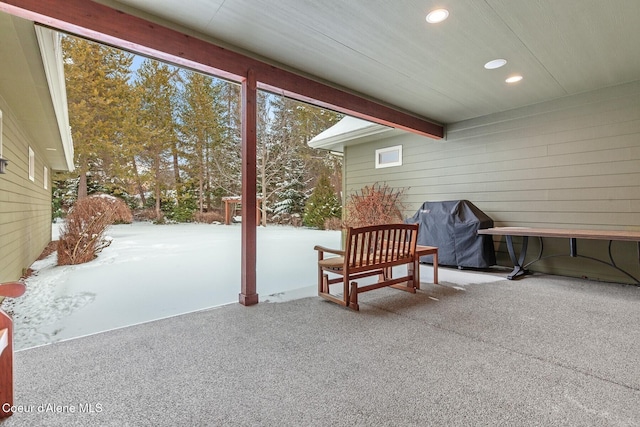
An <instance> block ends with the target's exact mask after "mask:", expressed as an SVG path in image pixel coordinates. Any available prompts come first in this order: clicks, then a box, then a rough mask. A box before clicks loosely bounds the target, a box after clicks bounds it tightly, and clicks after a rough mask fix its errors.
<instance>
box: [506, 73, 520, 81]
mask: <svg viewBox="0 0 640 427" xmlns="http://www.w3.org/2000/svg"><path fill="white" fill-rule="evenodd" d="M520 80H522V76H521V75H515V76H511V77H508V78H507V79H506V80H505V82H507V83H517V82H519V81H520Z"/></svg>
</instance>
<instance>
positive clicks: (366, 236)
mask: <svg viewBox="0 0 640 427" xmlns="http://www.w3.org/2000/svg"><path fill="white" fill-rule="evenodd" d="M417 238H418V224H383V225H372V226H368V227H358V228H353V227H349V228H348V229H347V242H346V247H345V267H346V268H347V269H349V271H351V272H358V271H365V270H371V269H372V268H388V267H393V266H394V265H401V264H408V263H411V262H413V261H414V258H415V252H416V242H417Z"/></svg>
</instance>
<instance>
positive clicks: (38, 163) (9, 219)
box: [0, 97, 51, 282]
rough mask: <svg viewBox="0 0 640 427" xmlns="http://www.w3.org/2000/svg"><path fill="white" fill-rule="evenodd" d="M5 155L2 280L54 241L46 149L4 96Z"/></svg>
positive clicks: (0, 196) (0, 178) (0, 199)
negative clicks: (31, 158) (22, 126)
mask: <svg viewBox="0 0 640 427" xmlns="http://www.w3.org/2000/svg"><path fill="white" fill-rule="evenodd" d="M0 109H2V112H3V119H2V120H3V126H2V133H3V135H2V136H3V138H2V141H3V156H4V157H5V158H6V159H8V160H9V165H8V167H7V173H6V174H4V175H0V242H1V244H0V282H5V281H9V280H16V279H18V278H19V277H20V276H21V274H22V270H23V269H24V268H28V267H29V266H30V265H31V264H32V263H33V261H35V259H36V258H37V257H38V255H40V253H41V252H42V250H43V249H44V247H45V246H46V245H47V243H49V241H51V183H50V182H49V183H48V185H47V188H48V190H45V189H44V182H43V179H44V166H45V165H44V163H43V158H44V156H43V153H41V152H39V149H38V147H37V145H36V144H35V142H34V141H30V140H29V138H28V136H27V134H26V132H24V130H23V129H20V127H19V126H18V124H17V122H16V120H15V117H14V116H13V114H12V113H11V110H10V109H9V106H8V105H7V104H6V103H5V102H4V100H3V99H2V98H1V97H0ZM29 146H31V148H32V149H33V150H34V152H35V181H31V180H30V179H29Z"/></svg>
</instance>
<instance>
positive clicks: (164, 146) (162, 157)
mask: <svg viewBox="0 0 640 427" xmlns="http://www.w3.org/2000/svg"><path fill="white" fill-rule="evenodd" d="M178 77H179V76H178V70H177V69H176V68H174V67H171V66H169V65H167V64H162V63H160V62H158V61H154V60H150V59H147V60H145V61H144V62H143V63H142V65H141V66H140V69H139V70H138V77H137V78H136V80H135V86H136V88H137V90H138V91H139V98H138V99H139V102H140V108H139V111H138V114H137V117H138V128H139V129H140V134H141V135H140V136H141V138H142V139H143V141H144V142H143V144H142V147H143V150H142V151H141V152H140V154H139V156H138V157H137V159H136V160H137V161H140V163H141V165H142V167H143V168H145V169H146V170H147V171H148V175H147V176H148V179H149V181H150V182H151V185H152V187H153V189H154V198H155V212H156V218H158V219H161V218H162V212H161V200H162V195H163V194H162V193H163V189H166V188H167V187H170V186H171V184H172V182H171V181H173V180H174V177H175V175H174V174H173V173H172V172H175V171H172V170H171V166H172V162H171V158H172V148H173V146H174V144H175V143H176V139H177V136H176V129H175V117H174V109H175V103H176V94H177V87H176V81H177V79H178ZM178 172H179V171H178ZM174 182H175V181H174Z"/></svg>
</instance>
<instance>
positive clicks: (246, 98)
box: [240, 70, 258, 305]
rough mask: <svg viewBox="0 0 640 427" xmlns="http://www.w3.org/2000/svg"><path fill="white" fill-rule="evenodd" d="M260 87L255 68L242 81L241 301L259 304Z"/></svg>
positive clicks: (245, 303) (241, 302) (248, 303)
mask: <svg viewBox="0 0 640 427" xmlns="http://www.w3.org/2000/svg"><path fill="white" fill-rule="evenodd" d="M257 98H258V90H257V87H256V76H255V73H254V72H253V70H249V71H248V72H247V78H246V79H245V80H244V81H243V82H242V226H241V227H242V245H241V247H242V249H241V252H242V262H241V264H242V267H241V268H242V273H241V274H242V277H241V282H240V288H241V290H240V304H242V305H253V304H257V303H258V294H257V293H256V234H257V229H256V227H257V225H258V224H257V221H256V220H257V217H256V214H255V212H256V208H257V206H258V204H257V201H256V190H257V188H256V186H257V184H256V183H257V167H256V166H257V164H256V145H257V132H256V127H257V126H256V123H257V110H258V104H257Z"/></svg>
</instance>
